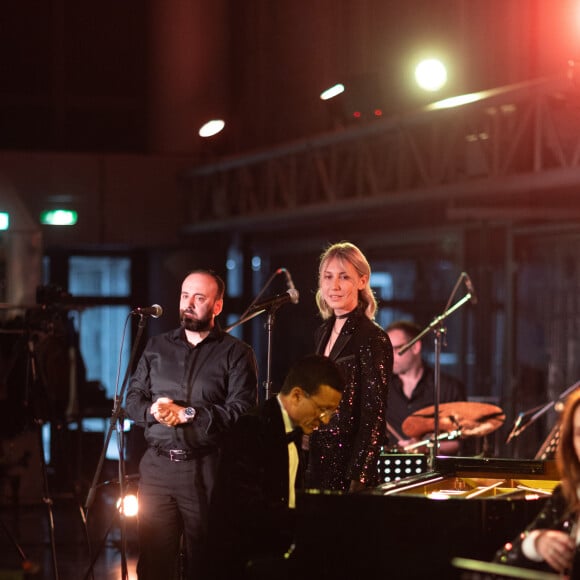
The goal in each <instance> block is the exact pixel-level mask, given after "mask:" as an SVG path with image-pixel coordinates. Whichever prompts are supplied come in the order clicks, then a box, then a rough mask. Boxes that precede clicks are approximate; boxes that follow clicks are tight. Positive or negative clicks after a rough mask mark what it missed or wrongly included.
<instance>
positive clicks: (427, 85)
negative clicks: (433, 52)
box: [415, 58, 447, 91]
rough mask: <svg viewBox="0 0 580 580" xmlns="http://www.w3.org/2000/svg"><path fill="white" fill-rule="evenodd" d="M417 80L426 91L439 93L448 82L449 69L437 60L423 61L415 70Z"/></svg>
mask: <svg viewBox="0 0 580 580" xmlns="http://www.w3.org/2000/svg"><path fill="white" fill-rule="evenodd" d="M415 80H416V81H417V84H418V85H419V86H420V87H421V88H422V89H424V90H425V91H438V90H439V89H440V88H441V87H443V85H445V83H446V82H447V69H446V68H445V65H444V64H443V63H442V62H441V61H440V60H437V59H435V58H429V59H426V60H423V61H421V62H420V63H419V64H418V65H417V66H416V68H415Z"/></svg>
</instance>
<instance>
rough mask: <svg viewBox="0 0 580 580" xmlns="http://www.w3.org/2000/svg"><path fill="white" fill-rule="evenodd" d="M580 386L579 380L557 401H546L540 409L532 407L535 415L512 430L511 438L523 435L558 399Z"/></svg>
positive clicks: (561, 397) (562, 397) (561, 396)
mask: <svg viewBox="0 0 580 580" xmlns="http://www.w3.org/2000/svg"><path fill="white" fill-rule="evenodd" d="M579 387H580V381H577V382H575V383H574V384H573V385H572V386H571V387H568V388H567V389H566V390H565V391H564V392H563V393H562V394H561V395H560V396H559V397H558V398H557V399H556V400H555V401H550V402H549V403H546V404H545V405H543V406H542V407H540V409H539V410H537V411H536V410H535V409H532V411H531V412H533V415H530V417H529V418H528V419H526V420H525V422H524V424H523V425H521V426H520V427H519V428H518V429H515V430H514V431H512V432H511V433H510V436H509V438H510V440H511V439H515V438H516V437H518V436H519V435H521V434H522V433H523V432H524V431H525V430H526V429H527V428H528V427H529V426H530V425H532V424H533V423H535V422H536V420H537V419H539V418H540V417H541V416H542V415H543V414H544V413H546V412H547V411H549V410H550V409H551V408H552V407H553V406H554V405H555V404H556V403H557V402H558V401H561V400H562V399H565V398H566V397H567V396H568V395H569V394H570V393H572V392H573V391H575V390H576V389H577V388H579ZM536 409H537V407H536ZM529 413H530V411H526V412H525V413H524V416H525V415H529Z"/></svg>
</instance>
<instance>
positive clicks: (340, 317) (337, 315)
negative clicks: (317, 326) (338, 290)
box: [334, 312, 350, 320]
mask: <svg viewBox="0 0 580 580" xmlns="http://www.w3.org/2000/svg"><path fill="white" fill-rule="evenodd" d="M349 314H350V312H347V313H346V314H335V315H334V317H335V318H338V320H343V319H344V318H347V317H348V315H349Z"/></svg>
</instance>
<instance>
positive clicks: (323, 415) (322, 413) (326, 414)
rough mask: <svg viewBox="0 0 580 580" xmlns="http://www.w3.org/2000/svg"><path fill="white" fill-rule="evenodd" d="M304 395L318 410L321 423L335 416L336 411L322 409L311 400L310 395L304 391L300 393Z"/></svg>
mask: <svg viewBox="0 0 580 580" xmlns="http://www.w3.org/2000/svg"><path fill="white" fill-rule="evenodd" d="M302 392H303V393H304V396H305V397H306V398H307V399H308V400H309V401H310V402H311V403H312V404H313V405H314V406H315V407H316V408H317V409H318V413H319V415H318V418H319V419H320V420H321V421H324V420H325V419H328V420H329V421H330V419H332V418H333V417H334V415H336V413H337V411H338V409H325V408H324V407H321V406H320V405H319V404H318V403H317V402H316V401H315V400H314V399H313V398H312V395H310V394H309V393H307V392H306V391H302Z"/></svg>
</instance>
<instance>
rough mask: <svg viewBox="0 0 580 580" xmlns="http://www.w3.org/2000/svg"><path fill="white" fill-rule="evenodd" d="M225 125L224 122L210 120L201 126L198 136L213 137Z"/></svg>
mask: <svg viewBox="0 0 580 580" xmlns="http://www.w3.org/2000/svg"><path fill="white" fill-rule="evenodd" d="M225 125H226V124H225V121H223V120H222V119H212V120H211V121H208V122H207V123H205V124H204V125H202V126H201V129H200V130H199V132H198V133H199V136H200V137H213V136H214V135H217V134H218V133H219V132H220V131H221V130H222V129H223V128H224V127H225Z"/></svg>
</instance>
